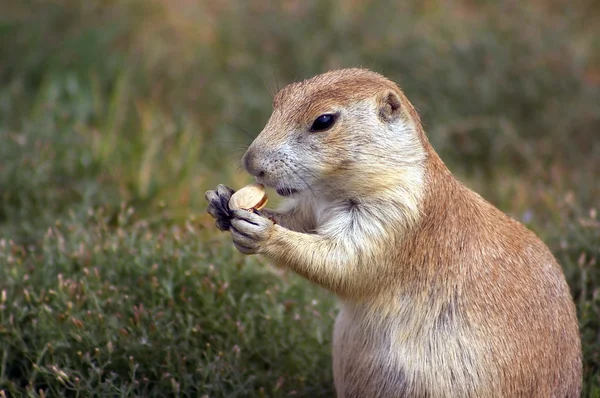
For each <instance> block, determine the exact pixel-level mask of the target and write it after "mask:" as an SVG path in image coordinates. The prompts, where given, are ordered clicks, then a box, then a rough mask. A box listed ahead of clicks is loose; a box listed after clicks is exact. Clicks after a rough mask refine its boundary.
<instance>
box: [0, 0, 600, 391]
mask: <svg viewBox="0 0 600 398" xmlns="http://www.w3.org/2000/svg"><path fill="white" fill-rule="evenodd" d="M396 3H401V5H400V4H396ZM519 7H520V8H519V9H513V8H511V7H509V6H502V5H498V4H496V2H480V3H479V4H478V5H475V4H472V2H467V1H464V2H457V3H456V4H454V5H453V6H450V5H447V4H445V3H444V2H441V1H431V2H420V1H414V2H391V1H385V0H377V1H371V2H368V3H363V2H350V1H341V0H339V1H338V0H330V1H324V2H322V1H319V2H317V1H314V2H294V1H290V2H285V3H283V2H282V3H281V4H276V5H274V4H269V3H263V2H250V3H247V2H242V1H232V2H229V3H227V5H223V6H209V5H208V3H206V4H202V3H201V2H186V1H180V2H161V1H158V0H153V1H137V0H122V1H114V2H104V1H100V0H90V1H86V2H84V3H81V2H76V1H74V0H59V1H53V2H46V1H32V2H17V3H15V2H10V1H8V0H6V1H3V0H0V9H1V10H2V13H0V59H2V64H1V65H0V82H1V83H2V84H1V85H0V301H1V303H0V337H1V338H0V391H3V392H4V394H5V395H6V396H62V395H66V396H98V395H102V396H157V397H158V396H198V397H203V396H209V397H219V396H266V397H270V396H289V395H295V396H306V397H317V396H331V395H332V391H333V385H332V375H331V365H330V361H331V357H330V350H331V347H330V344H331V341H330V339H331V328H332V322H333V319H334V316H335V312H336V306H335V300H334V298H333V297H332V296H331V295H330V294H328V293H326V292H324V291H322V290H320V289H317V288H316V287H314V286H311V285H310V284H309V283H307V282H306V281H304V280H302V279H301V278H299V277H296V276H294V275H288V274H286V273H283V274H282V273H280V272H278V271H274V270H273V268H272V267H271V266H270V265H268V264H266V263H265V262H264V261H263V260H261V259H260V258H255V257H244V256H242V255H241V254H239V253H237V252H235V250H233V248H232V245H231V244H230V242H229V240H228V236H227V234H222V233H219V232H218V231H217V230H216V229H215V228H214V227H213V225H212V221H211V220H210V219H209V217H207V216H206V215H205V214H204V207H205V203H204V198H203V194H204V191H205V190H206V189H209V188H212V187H214V186H215V185H216V184H217V183H226V184H228V185H230V186H233V187H239V186H241V185H243V184H245V183H246V182H247V181H249V179H248V177H247V176H246V175H244V173H242V172H241V171H240V169H239V167H238V164H239V162H238V161H239V158H240V156H241V155H242V154H243V151H244V148H245V146H247V144H248V143H249V142H251V140H252V137H253V136H254V135H256V133H258V132H259V131H260V129H261V128H262V126H263V125H264V123H265V122H266V119H267V117H268V116H269V113H270V102H271V95H272V93H273V92H274V91H275V90H276V88H277V86H279V87H281V86H282V85H283V84H285V83H289V82H291V81H294V80H297V79H299V78H303V77H309V76H311V75H314V74H316V73H319V72H322V71H325V70H327V69H330V68H334V67H342V66H357V65H358V66H366V67H371V68H373V69H376V70H378V71H380V72H382V73H384V74H386V75H388V76H389V77H391V78H392V79H394V80H396V81H398V82H399V83H400V84H401V86H402V87H403V88H404V90H405V91H406V93H407V95H408V97H409V98H410V99H411V100H412V101H413V102H414V104H415V105H416V106H417V107H418V108H419V111H420V112H421V114H422V118H423V121H424V124H425V126H426V130H427V131H428V134H429V136H430V138H431V141H432V142H433V144H434V146H435V148H436V149H437V150H438V151H439V152H440V154H441V155H442V157H443V159H444V160H445V161H446V162H447V163H448V166H449V167H450V168H451V169H452V170H453V171H454V172H455V173H456V174H457V175H458V176H459V177H460V178H461V179H462V180H463V181H465V183H467V185H469V186H471V187H473V188H474V189H475V190H476V191H478V192H480V193H481V194H482V195H483V196H484V197H486V198H487V199H488V200H490V201H491V202H493V203H494V204H495V205H497V206H498V207H499V208H501V209H502V210H504V211H506V212H507V213H509V214H511V215H512V216H513V217H515V218H517V219H520V220H522V221H524V222H525V223H526V224H527V225H528V226H529V227H530V228H531V229H533V230H534V231H535V232H536V233H538V234H539V235H540V236H541V237H542V238H543V239H544V241H545V242H547V243H548V245H549V246H550V248H551V249H552V251H553V252H554V253H555V255H556V256H557V258H558V259H559V261H560V262H561V264H562V265H563V267H564V270H565V274H566V276H567V279H568V282H569V284H570V287H571V290H572V292H573V295H574V298H575V301H576V303H577V306H578V315H579V319H580V325H581V332H582V339H583V344H584V367H585V379H584V386H585V389H584V393H583V396H585V397H600V251H599V249H600V243H599V242H600V216H599V215H598V212H600V206H599V202H598V197H600V183H599V181H600V175H599V173H598V170H600V136H599V131H600V108H599V107H598V105H597V104H599V103H600V59H599V58H598V56H597V54H600V42H599V40H598V38H599V37H600V35H599V34H598V33H599V32H598V28H597V26H596V25H595V24H594V23H593V22H594V21H596V20H597V18H599V17H600V15H599V13H600V9H599V8H598V7H597V5H596V4H595V3H593V2H586V1H583V0H582V1H578V2H571V3H570V4H569V5H568V6H567V5H564V4H562V3H560V2H539V4H538V3H536V2H532V3H531V4H530V5H527V6H519ZM1 394H2V393H0V396H2V395H1Z"/></svg>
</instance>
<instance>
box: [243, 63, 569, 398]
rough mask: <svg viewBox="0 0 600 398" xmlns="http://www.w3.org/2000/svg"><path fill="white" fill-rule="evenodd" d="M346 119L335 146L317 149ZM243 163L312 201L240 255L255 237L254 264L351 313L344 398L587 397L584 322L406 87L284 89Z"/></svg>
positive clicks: (379, 82)
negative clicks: (447, 152) (319, 290)
mask: <svg viewBox="0 0 600 398" xmlns="http://www.w3.org/2000/svg"><path fill="white" fill-rule="evenodd" d="M397 105H400V106H399V107H398V106H397ZM334 111H337V112H340V120H339V122H336V125H334V127H333V128H332V129H331V130H330V131H327V132H323V133H314V134H318V135H310V134H313V133H306V131H307V129H308V128H309V127H310V125H311V123H312V121H313V120H314V119H315V118H316V117H318V116H319V115H320V114H321V113H325V112H334ZM369 112H370V113H369ZM369 115H371V116H369ZM366 121H368V123H367V122H366ZM361 123H362V124H363V125H361ZM364 123H366V124H364ZM383 141H385V142H383ZM386 145H387V146H386ZM398 145H401V146H402V147H401V148H396V147H395V146H398ZM290 148H291V149H290ZM386 148H387V149H386ZM286 151H287V152H286ZM290 151H291V152H290ZM244 162H245V165H246V167H247V169H248V171H249V172H250V173H252V174H254V175H260V177H259V178H258V179H259V180H261V179H262V182H265V183H266V184H268V185H272V186H276V187H277V186H278V185H279V184H285V183H284V182H282V181H292V180H294V178H296V177H295V176H297V177H298V178H296V180H297V182H295V184H296V185H297V186H302V182H306V184H307V185H309V186H308V187H305V188H307V189H305V190H304V191H303V192H304V193H303V196H301V197H300V198H299V199H298V198H296V199H294V200H292V201H291V202H290V204H289V205H288V206H287V208H285V209H284V210H282V211H279V212H276V211H265V212H264V215H268V216H270V217H273V218H274V219H276V221H277V225H274V226H269V225H266V224H265V225H266V226H265V227H261V228H262V230H261V231H259V232H260V233H259V232H256V234H255V235H253V233H254V232H252V230H251V229H247V230H244V231H245V232H244V237H243V239H245V238H247V237H248V236H257V238H255V240H254V241H253V242H255V243H256V245H255V246H253V247H254V248H253V249H248V251H247V252H248V253H251V252H256V253H259V254H263V255H265V256H267V257H268V258H270V259H272V260H274V261H275V262H276V263H277V264H278V265H280V266H282V267H286V268H289V269H291V270H293V271H295V272H297V273H298V274H300V275H302V276H304V277H306V278H307V279H309V280H310V281H312V282H314V283H317V284H319V285H321V286H323V287H325V288H327V289H329V290H331V291H332V292H334V293H336V294H337V295H338V297H340V300H341V305H342V310H341V312H340V315H339V317H338V320H337V322H336V328H335V332H334V378H335V383H336V389H337V391H338V395H339V396H340V397H401V396H407V397H507V398H508V397H540V398H541V397H544V398H546V397H578V396H579V391H580V387H581V346H580V338H579V330H578V322H577V318H576V313H575V307H574V304H573V300H572V298H571V295H570V292H569V288H568V286H567V284H566V282H565V279H564V276H563V273H562V270H561V267H560V266H559V264H557V262H556V260H555V259H554V257H553V256H552V254H551V253H550V251H549V250H548V248H547V247H546V246H545V245H544V244H543V243H542V242H541V241H540V240H539V239H538V238H537V237H536V236H535V235H534V234H533V233H532V232H531V231H529V230H528V229H526V228H525V227H524V226H523V225H521V224H520V223H518V222H517V221H514V220H513V219H511V218H509V217H508V216H506V215H505V214H504V213H502V212H501V211H499V210H498V209H496V208H495V207H494V206H492V205H491V204H489V203H488V202H486V201H485V200H484V199H482V198H481V197H480V196H479V195H477V194H476V193H474V192H472V191H471V190H469V189H468V188H466V187H465V186H464V185H462V184H461V183H460V182H458V181H457V180H456V179H455V178H454V177H453V175H452V174H451V173H450V171H449V170H448V169H447V168H446V166H445V165H444V164H443V162H442V160H441V159H440V158H439V157H438V155H437V154H436V152H435V151H434V149H433V148H432V146H431V145H430V144H429V142H428V140H427V138H426V136H425V133H424V132H423V129H422V128H421V124H420V122H419V117H418V115H417V113H416V111H415V109H414V108H413V106H412V105H411V104H410V102H409V101H408V100H407V99H406V97H405V96H404V94H403V93H402V92H401V91H400V89H399V88H398V87H397V86H396V85H395V84H394V83H392V82H390V81H389V80H387V79H385V78H384V77H382V76H381V75H378V74H375V73H373V72H370V71H367V70H363V69H349V70H341V71H333V72H329V73H326V74H323V75H319V76H317V77H315V78H313V79H310V80H307V81H304V82H301V83H295V84H292V85H290V86H288V87H286V88H284V89H283V90H281V92H280V93H278V94H277V95H276V96H275V99H274V111H273V115H272V117H271V119H270V120H269V122H268V124H267V126H266V127H265V130H264V131H263V133H261V135H260V136H259V137H258V138H257V139H256V141H255V142H254V143H253V145H252V146H251V147H250V149H249V150H248V152H247V154H246V156H245V159H244ZM302 162H304V163H302ZM296 180H294V181H296ZM289 184H292V182H290V183H289ZM298 184H300V185H298ZM257 223H258V221H256V222H255V224H253V225H256V224H257ZM232 225H234V226H235V227H236V228H238V229H239V230H242V229H243V228H245V227H244V225H242V224H241V223H239V222H238V223H237V224H236V223H235V222H234V223H233V224H232ZM261 225H262V224H261ZM234 233H235V231H234V232H232V234H234ZM240 239H242V238H240V237H239V236H238V240H237V241H238V242H243V241H242V240H240ZM234 241H236V238H235V236H234ZM251 243H252V242H250V241H249V240H246V241H245V243H244V244H246V245H247V246H248V247H249V246H250V245H251ZM236 245H237V243H236ZM242 246H243V245H242Z"/></svg>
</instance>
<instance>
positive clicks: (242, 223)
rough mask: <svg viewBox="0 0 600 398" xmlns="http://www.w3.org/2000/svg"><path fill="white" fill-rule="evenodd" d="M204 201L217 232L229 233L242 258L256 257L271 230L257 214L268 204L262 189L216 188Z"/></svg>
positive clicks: (269, 225) (253, 187)
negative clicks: (252, 255) (247, 256)
mask: <svg viewBox="0 0 600 398" xmlns="http://www.w3.org/2000/svg"><path fill="white" fill-rule="evenodd" d="M205 197H206V200H208V202H209V205H208V208H207V212H208V213H209V214H210V215H211V216H213V217H214V218H215V219H216V220H217V221H216V225H217V228H219V229H220V230H222V231H226V230H229V231H230V233H231V237H232V238H233V244H234V245H235V247H236V248H237V249H238V250H239V251H240V252H242V253H244V254H255V253H259V252H260V249H261V247H262V245H263V244H264V242H266V241H267V240H268V239H269V237H270V236H271V233H272V231H273V226H274V224H273V222H272V221H271V220H270V219H268V218H265V217H263V216H261V215H260V214H259V213H258V210H260V209H262V208H263V207H264V206H265V205H266V204H267V195H266V193H265V189H264V186H262V185H260V184H250V185H247V186H245V187H244V188H242V189H240V190H239V191H237V192H234V191H233V190H232V189H231V188H228V187H226V186H224V185H219V186H218V187H217V190H216V191H208V192H207V193H206V195H205Z"/></svg>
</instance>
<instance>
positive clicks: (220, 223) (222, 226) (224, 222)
mask: <svg viewBox="0 0 600 398" xmlns="http://www.w3.org/2000/svg"><path fill="white" fill-rule="evenodd" d="M215 225H216V226H217V228H218V229H219V230H220V231H227V230H229V228H230V227H231V221H229V219H218V220H217V221H216V222H215Z"/></svg>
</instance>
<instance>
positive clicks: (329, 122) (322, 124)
mask: <svg viewBox="0 0 600 398" xmlns="http://www.w3.org/2000/svg"><path fill="white" fill-rule="evenodd" d="M335 117H336V115H333V114H331V113H326V114H324V115H321V116H319V117H318V118H316V119H315V121H314V122H313V124H312V126H310V131H325V130H327V129H328V128H330V127H331V126H333V123H335Z"/></svg>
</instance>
